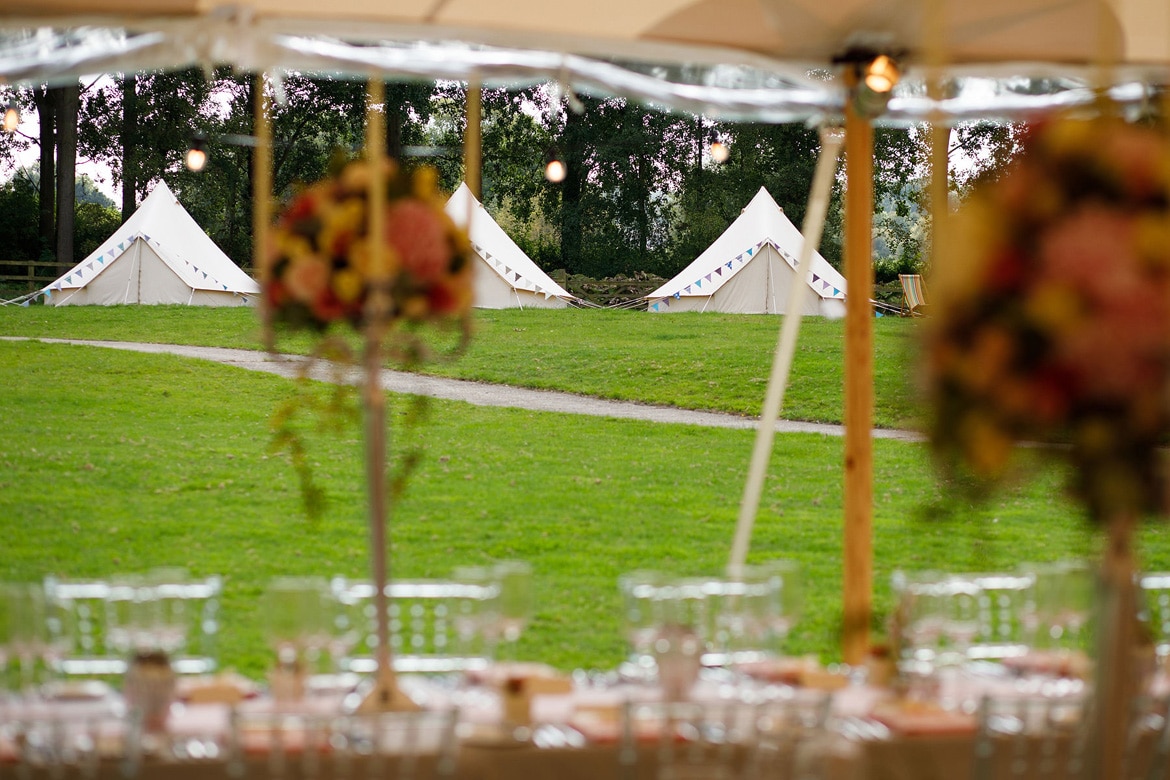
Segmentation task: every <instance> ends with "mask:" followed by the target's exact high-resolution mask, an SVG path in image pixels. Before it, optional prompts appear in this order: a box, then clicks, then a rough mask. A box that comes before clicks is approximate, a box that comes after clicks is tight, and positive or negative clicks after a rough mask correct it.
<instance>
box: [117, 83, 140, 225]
mask: <svg viewBox="0 0 1170 780" xmlns="http://www.w3.org/2000/svg"><path fill="white" fill-rule="evenodd" d="M121 86H122V133H121V140H122V221H123V222H125V221H126V220H128V219H130V215H131V214H133V213H134V209H136V208H137V207H138V203H137V201H136V200H135V193H137V192H138V173H139V171H138V165H137V161H136V160H135V148H136V146H137V141H138V78H137V76H135V75H134V74H133V73H125V74H123V75H122V79H121Z"/></svg>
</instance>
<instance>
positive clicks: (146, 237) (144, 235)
mask: <svg viewBox="0 0 1170 780" xmlns="http://www.w3.org/2000/svg"><path fill="white" fill-rule="evenodd" d="M141 235H142V237H143V238H145V239H146V240H147V241H153V239H152V238H151V237H150V236H148V235H146V234H145V233H142V234H141Z"/></svg>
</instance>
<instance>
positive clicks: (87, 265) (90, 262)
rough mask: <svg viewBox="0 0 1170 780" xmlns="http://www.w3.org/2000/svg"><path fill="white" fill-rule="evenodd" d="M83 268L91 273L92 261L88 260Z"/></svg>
mask: <svg viewBox="0 0 1170 780" xmlns="http://www.w3.org/2000/svg"><path fill="white" fill-rule="evenodd" d="M85 267H86V268H88V269H89V270H91V271H92V270H93V261H92V260H90V261H89V262H88V263H86V264H85Z"/></svg>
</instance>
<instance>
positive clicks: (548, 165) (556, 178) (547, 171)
mask: <svg viewBox="0 0 1170 780" xmlns="http://www.w3.org/2000/svg"><path fill="white" fill-rule="evenodd" d="M568 175H569V169H568V167H567V166H566V165H565V161H564V160H562V159H561V155H560V153H559V152H557V148H556V147H555V146H550V147H549V150H548V152H547V153H546V154H545V157H544V178H546V179H548V180H549V181H551V182H552V183H553V184H560V183H561V182H563V181H564V180H565V177H566V176H568Z"/></svg>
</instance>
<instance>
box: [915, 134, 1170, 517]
mask: <svg viewBox="0 0 1170 780" xmlns="http://www.w3.org/2000/svg"><path fill="white" fill-rule="evenodd" d="M1168 204H1170V145H1168V144H1167V141H1166V138H1165V136H1164V135H1163V134H1162V133H1161V131H1159V130H1156V129H1153V128H1151V127H1147V126H1141V125H1134V124H1127V123H1125V122H1123V121H1122V120H1120V119H1117V118H1102V119H1097V120H1093V121H1073V120H1064V119H1062V120H1050V121H1047V122H1043V123H1040V124H1038V125H1036V126H1034V127H1032V128H1030V129H1029V131H1028V133H1027V135H1026V138H1025V140H1024V143H1023V151H1022V154H1021V157H1020V158H1019V159H1018V160H1017V161H1016V163H1015V164H1014V165H1013V167H1011V168H1010V169H1009V170H1008V171H1007V172H1006V173H1005V175H1004V176H1003V177H1002V178H1001V179H999V180H998V181H995V182H992V183H989V184H986V185H984V186H983V187H981V188H980V189H977V190H976V191H975V192H974V193H973V195H972V196H971V197H970V198H969V199H968V200H967V201H966V202H965V204H964V206H963V208H962V209H961V210H960V212H959V214H958V215H956V217H955V220H954V222H955V224H954V230H953V232H952V233H951V234H950V235H949V236H948V245H947V248H946V252H945V253H944V252H939V255H938V259H937V260H936V261H935V264H934V265H935V267H934V269H933V275H932V291H933V297H934V299H933V301H932V311H933V316H932V317H930V318H928V321H927V323H926V330H927V333H926V347H927V349H926V358H927V359H926V363H927V387H928V392H929V394H930V396H931V401H932V403H931V407H932V408H933V410H934V416H933V419H932V420H931V421H930V429H931V430H930V433H931V438H932V440H933V442H934V445H935V448H936V451H937V452H938V453H939V454H941V455H942V456H943V457H944V458H945V459H946V461H947V462H948V464H950V465H951V466H957V467H960V469H962V470H965V471H966V473H969V474H971V475H973V476H975V477H977V478H982V479H983V480H985V481H987V482H995V481H997V480H999V479H1001V478H1002V477H1004V476H1005V475H1006V474H1007V473H1008V470H1009V469H1008V466H1009V463H1010V454H1011V450H1012V447H1013V445H1014V444H1016V443H1019V442H1038V443H1045V444H1052V445H1061V446H1055V447H1048V448H1045V451H1046V452H1050V453H1054V454H1057V455H1058V456H1059V457H1061V458H1064V459H1065V460H1066V461H1067V462H1068V463H1069V464H1070V465H1071V466H1072V477H1071V485H1070V487H1071V488H1072V491H1073V493H1074V494H1075V495H1076V496H1077V497H1079V498H1080V499H1081V500H1082V501H1083V502H1084V503H1085V505H1086V506H1087V508H1088V510H1089V514H1090V516H1091V517H1092V518H1094V519H1095V520H1098V521H1104V520H1107V519H1109V518H1110V517H1111V516H1114V515H1116V514H1117V513H1119V512H1121V513H1128V514H1129V515H1131V516H1139V515H1141V514H1144V513H1149V512H1155V511H1159V510H1161V509H1162V508H1163V504H1164V494H1165V489H1164V488H1165V485H1164V482H1165V477H1164V474H1163V471H1164V468H1163V466H1162V464H1161V461H1160V458H1159V453H1158V450H1159V447H1161V446H1162V445H1164V444H1165V443H1166V440H1167V432H1168V431H1170V211H1168Z"/></svg>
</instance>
